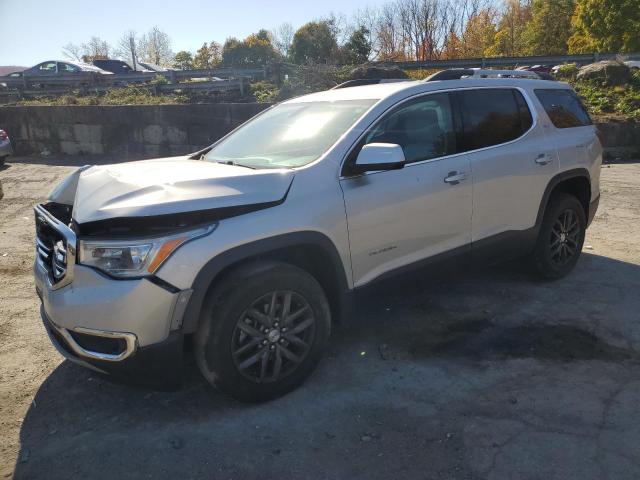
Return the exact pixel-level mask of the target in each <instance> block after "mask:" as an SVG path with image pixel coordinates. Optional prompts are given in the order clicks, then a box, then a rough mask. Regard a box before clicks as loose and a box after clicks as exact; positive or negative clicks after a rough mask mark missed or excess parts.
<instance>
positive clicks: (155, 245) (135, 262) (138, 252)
mask: <svg viewBox="0 0 640 480" xmlns="http://www.w3.org/2000/svg"><path fill="white" fill-rule="evenodd" d="M215 227H216V225H210V226H208V227H203V228H199V229H196V230H190V231H188V232H183V233H178V234H175V235H171V236H168V237H162V238H148V239H140V240H118V241H115V240H114V241H111V240H80V242H79V246H78V262H79V263H81V264H82V265H87V266H89V267H94V268H97V269H99V270H102V271H103V272H106V273H108V274H109V275H113V276H115V277H143V276H145V275H151V274H153V273H155V272H156V270H158V268H160V265H162V263H163V262H164V261H165V260H166V259H167V258H169V256H170V255H171V254H172V253H173V252H175V251H176V250H177V249H178V248H179V247H180V246H181V245H183V244H185V243H186V242H188V241H190V240H193V239H194V238H198V237H203V236H205V235H208V234H209V233H211V232H212V231H213V230H214V229H215Z"/></svg>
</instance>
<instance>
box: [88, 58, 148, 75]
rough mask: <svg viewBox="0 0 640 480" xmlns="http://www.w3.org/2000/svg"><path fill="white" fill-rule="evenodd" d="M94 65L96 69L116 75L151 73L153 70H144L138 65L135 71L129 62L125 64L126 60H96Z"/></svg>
mask: <svg viewBox="0 0 640 480" xmlns="http://www.w3.org/2000/svg"><path fill="white" fill-rule="evenodd" d="M92 63H93V65H94V66H95V67H98V68H101V69H102V70H105V71H107V72H111V73H115V74H116V75H119V74H126V73H149V72H151V70H149V69H148V68H144V67H143V66H141V65H138V68H136V69H134V68H133V67H132V66H131V64H129V62H125V61H124V60H111V59H109V60H94V61H93V62H92Z"/></svg>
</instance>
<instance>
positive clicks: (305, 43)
mask: <svg viewBox="0 0 640 480" xmlns="http://www.w3.org/2000/svg"><path fill="white" fill-rule="evenodd" d="M337 51H338V42H337V41H336V36H335V32H334V29H332V28H331V25H329V22H326V21H319V22H309V23H307V24H305V25H303V26H302V27H300V28H299V29H298V31H297V32H296V33H295V34H294V35H293V42H292V43H291V58H292V59H293V61H294V62H295V63H298V64H302V63H330V62H332V61H334V60H335V57H336V53H337Z"/></svg>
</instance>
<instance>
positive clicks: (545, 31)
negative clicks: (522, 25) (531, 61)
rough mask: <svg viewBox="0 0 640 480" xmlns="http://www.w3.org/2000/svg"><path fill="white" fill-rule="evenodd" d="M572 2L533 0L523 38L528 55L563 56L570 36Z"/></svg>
mask: <svg viewBox="0 0 640 480" xmlns="http://www.w3.org/2000/svg"><path fill="white" fill-rule="evenodd" d="M574 6H575V1H574V0H533V2H532V4H531V21H530V22H529V24H528V25H527V27H526V30H525V33H524V36H525V42H526V45H527V46H526V49H525V53H527V54H528V55H564V54H566V53H567V40H568V39H569V36H570V35H571V16H572V15H573V10H574Z"/></svg>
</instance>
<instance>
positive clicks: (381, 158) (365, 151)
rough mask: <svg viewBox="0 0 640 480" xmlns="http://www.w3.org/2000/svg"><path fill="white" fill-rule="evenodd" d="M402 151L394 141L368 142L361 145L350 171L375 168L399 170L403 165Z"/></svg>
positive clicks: (373, 169)
mask: <svg viewBox="0 0 640 480" xmlns="http://www.w3.org/2000/svg"><path fill="white" fill-rule="evenodd" d="M404 162H405V158H404V152H403V151H402V147H401V146H400V145H397V144H395V143H369V144H367V145H365V146H363V147H362V149H361V150H360V153H359V154H358V158H357V159H356V163H355V165H354V166H353V169H352V172H353V173H355V174H358V173H364V172H371V171H377V170H399V169H400V168H402V167H404Z"/></svg>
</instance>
